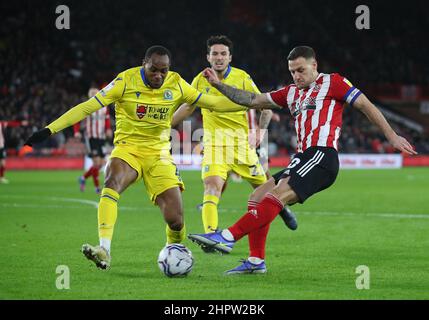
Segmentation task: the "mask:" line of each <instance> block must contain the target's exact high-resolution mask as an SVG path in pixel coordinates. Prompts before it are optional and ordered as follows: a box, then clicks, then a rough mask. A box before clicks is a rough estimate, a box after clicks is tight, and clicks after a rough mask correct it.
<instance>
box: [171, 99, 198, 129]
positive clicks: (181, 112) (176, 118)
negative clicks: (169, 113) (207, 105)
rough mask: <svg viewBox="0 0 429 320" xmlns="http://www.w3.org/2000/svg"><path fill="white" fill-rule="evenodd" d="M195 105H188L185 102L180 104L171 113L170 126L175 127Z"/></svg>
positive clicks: (193, 109) (189, 113)
mask: <svg viewBox="0 0 429 320" xmlns="http://www.w3.org/2000/svg"><path fill="white" fill-rule="evenodd" d="M196 107H197V106H195V105H189V104H187V103H184V104H182V105H181V106H180V107H179V108H178V109H177V110H176V112H175V113H174V114H173V119H172V120H171V126H172V127H175V126H177V125H178V124H179V123H180V122H182V121H183V120H185V119H186V118H187V117H189V116H190V115H191V114H192V113H193V112H194V111H195V108H196Z"/></svg>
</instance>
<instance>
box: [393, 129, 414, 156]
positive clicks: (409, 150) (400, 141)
mask: <svg viewBox="0 0 429 320" xmlns="http://www.w3.org/2000/svg"><path fill="white" fill-rule="evenodd" d="M389 142H390V144H391V145H392V146H393V147H394V148H395V149H397V150H399V151H401V152H404V153H406V154H409V155H415V154H417V152H416V151H415V150H414V148H413V146H412V145H411V144H410V143H409V142H408V141H407V139H405V138H404V137H401V136H398V135H397V134H395V135H394V136H393V137H392V138H390V139H389Z"/></svg>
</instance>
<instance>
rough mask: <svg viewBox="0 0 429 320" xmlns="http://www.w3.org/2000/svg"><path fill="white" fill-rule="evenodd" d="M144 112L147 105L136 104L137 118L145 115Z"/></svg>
mask: <svg viewBox="0 0 429 320" xmlns="http://www.w3.org/2000/svg"><path fill="white" fill-rule="evenodd" d="M146 112H147V106H145V105H143V104H141V105H137V108H136V114H137V117H139V119H141V118H143V117H144V116H145V115H146Z"/></svg>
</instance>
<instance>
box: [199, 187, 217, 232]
mask: <svg viewBox="0 0 429 320" xmlns="http://www.w3.org/2000/svg"><path fill="white" fill-rule="evenodd" d="M218 203H219V198H218V197H217V196H215V195H212V194H205V195H204V200H203V224H204V230H205V232H206V233H209V232H214V231H215V230H216V229H217V227H218V213H217V204H218Z"/></svg>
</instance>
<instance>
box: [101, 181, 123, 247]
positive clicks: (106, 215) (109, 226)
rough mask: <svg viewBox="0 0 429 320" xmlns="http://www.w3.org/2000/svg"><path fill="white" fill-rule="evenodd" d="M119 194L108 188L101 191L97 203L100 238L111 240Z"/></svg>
mask: <svg viewBox="0 0 429 320" xmlns="http://www.w3.org/2000/svg"><path fill="white" fill-rule="evenodd" d="M118 200H119V194H118V193H117V192H116V191H115V190H113V189H109V188H103V190H102V191H101V197H100V203H99V204H98V236H99V238H100V239H107V240H109V241H110V240H112V236H113V228H114V226H115V222H116V217H117V216H118Z"/></svg>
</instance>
